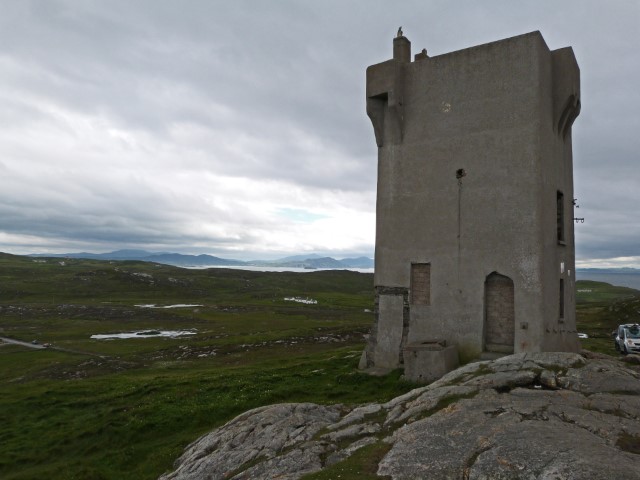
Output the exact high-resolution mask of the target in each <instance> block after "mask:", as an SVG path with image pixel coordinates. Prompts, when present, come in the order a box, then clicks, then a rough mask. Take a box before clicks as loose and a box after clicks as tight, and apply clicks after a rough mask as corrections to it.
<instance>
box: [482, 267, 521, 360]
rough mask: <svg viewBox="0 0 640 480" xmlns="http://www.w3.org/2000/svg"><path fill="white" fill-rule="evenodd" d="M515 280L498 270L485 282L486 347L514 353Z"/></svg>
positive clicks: (494, 350) (496, 350)
mask: <svg viewBox="0 0 640 480" xmlns="http://www.w3.org/2000/svg"><path fill="white" fill-rule="evenodd" d="M513 298H514V293H513V280H511V279H510V278H509V277H505V276H504V275H500V274H499V273H497V272H493V273H491V274H489V275H488V276H487V278H486V279H485V282H484V349H485V351H487V352H500V353H513V343H514V338H515V309H514V300H513Z"/></svg>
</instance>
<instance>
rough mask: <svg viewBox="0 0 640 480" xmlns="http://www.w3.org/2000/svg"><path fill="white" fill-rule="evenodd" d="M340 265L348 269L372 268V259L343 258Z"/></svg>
mask: <svg viewBox="0 0 640 480" xmlns="http://www.w3.org/2000/svg"><path fill="white" fill-rule="evenodd" d="M340 263H342V264H343V265H346V266H347V267H349V268H373V265H374V262H373V258H368V257H358V258H343V259H342V260H340Z"/></svg>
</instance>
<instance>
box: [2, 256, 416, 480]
mask: <svg viewBox="0 0 640 480" xmlns="http://www.w3.org/2000/svg"><path fill="white" fill-rule="evenodd" d="M37 260H38V261H34V259H31V258H27V257H18V256H12V255H6V254H0V336H8V337H12V338H17V339H22V340H25V341H31V340H34V339H35V340H37V341H39V342H40V343H45V342H47V343H52V344H53V345H54V347H56V348H61V349H63V350H55V349H48V350H33V349H29V348H26V347H20V346H16V345H6V344H5V345H2V346H0V382H2V385H3V387H2V389H1V390H0V412H1V413H0V421H1V424H2V429H1V430H0V445H2V448H1V449H0V478H3V479H32V478H49V479H63V478H64V479H73V478H77V479H146V478H149V479H150V478H157V477H158V476H159V475H160V474H161V473H163V472H165V471H167V470H170V469H171V466H172V463H173V461H175V459H176V458H177V457H178V456H179V455H180V454H181V453H182V450H183V449H184V447H185V446H186V445H187V444H188V443H190V442H192V441H193V440H194V439H196V438H197V437H198V436H199V435H202V434H204V433H206V432H208V431H210V430H211V429H212V428H214V427H216V426H219V425H221V424H223V423H224V422H226V421H228V420H230V419H231V418H233V417H234V416H236V415H238V414H240V413H242V412H244V411H246V410H248V409H250V408H254V407H257V406H261V405H266V404H271V403H278V402H303V401H304V402H306V401H310V402H316V403H344V404H358V403H365V402H372V401H386V400H388V399H390V398H393V397H394V396H397V395H399V394H401V393H404V392H406V391H407V390H409V389H410V388H412V385H410V384H408V383H406V382H403V381H401V380H400V378H399V377H400V372H399V371H398V372H394V373H393V374H392V375H388V376H386V377H371V376H368V375H364V374H361V373H359V372H358V370H357V364H358V360H359V358H360V353H361V351H362V348H363V346H364V344H363V333H365V332H367V331H368V329H369V328H370V326H371V324H372V322H373V316H372V314H371V313H370V312H366V311H365V310H369V311H371V310H373V278H372V275H371V274H360V273H356V272H346V271H326V272H325V271H320V272H309V273H303V274H294V273H289V272H283V273H271V272H249V271H241V270H230V269H208V270H187V269H180V268H175V267H170V266H166V265H156V264H151V263H144V262H104V261H93V260H76V259H71V260H61V259H37ZM60 262H64V265H61V264H60ZM291 296H298V297H310V298H314V299H316V300H318V304H315V305H304V304H299V303H294V302H287V301H285V300H284V297H291ZM145 303H154V304H158V305H171V304H177V303H189V304H199V305H202V306H200V307H191V308H180V309H166V310H165V309H144V308H138V307H135V305H136V304H145ZM187 328H188V329H196V331H197V334H196V335H193V336H188V337H181V338H174V339H171V338H149V339H137V338H136V339H126V340H112V341H105V340H95V339H91V338H90V336H91V335H92V334H97V333H117V332H124V331H135V330H142V329H170V330H177V329H187Z"/></svg>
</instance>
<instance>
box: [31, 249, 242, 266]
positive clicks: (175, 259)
mask: <svg viewBox="0 0 640 480" xmlns="http://www.w3.org/2000/svg"><path fill="white" fill-rule="evenodd" d="M30 256H31V257H64V258H88V259H91V260H139V261H143V262H156V263H162V264H165V265H174V266H176V267H201V266H206V265H220V266H222V265H228V266H231V265H234V266H235V265H246V264H247V263H246V262H243V261H241V260H231V259H224V258H220V257H214V256H212V255H182V254H181V253H166V252H155V253H154V252H147V251H146V250H116V251H114V252H108V253H87V252H80V253H59V254H49V253H47V254H33V255H30Z"/></svg>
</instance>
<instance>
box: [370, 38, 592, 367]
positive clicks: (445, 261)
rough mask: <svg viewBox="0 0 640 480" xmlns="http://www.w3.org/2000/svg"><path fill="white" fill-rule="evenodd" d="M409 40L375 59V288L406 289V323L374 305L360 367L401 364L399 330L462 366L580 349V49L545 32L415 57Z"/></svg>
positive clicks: (409, 339) (372, 100) (372, 91)
mask: <svg viewBox="0 0 640 480" xmlns="http://www.w3.org/2000/svg"><path fill="white" fill-rule="evenodd" d="M400 46H401V47H402V48H401V49H400V50H397V49H396V47H398V48H400ZM410 46H411V45H410V42H409V41H408V40H407V39H406V38H404V37H401V38H396V39H394V52H400V51H402V52H404V53H402V54H400V53H397V55H396V54H394V58H392V59H389V60H386V61H383V62H381V63H378V64H375V65H371V66H369V67H368V68H367V83H366V102H367V115H368V116H369V118H370V119H371V122H372V126H373V131H374V135H375V140H376V144H377V145H378V147H379V148H378V184H377V202H376V252H375V266H376V268H375V276H374V284H375V287H376V295H378V296H381V295H383V294H384V293H383V292H384V291H385V290H388V289H396V290H401V289H404V290H405V291H408V293H409V295H408V298H409V305H408V308H407V309H408V316H409V317H410V318H409V322H404V323H402V322H401V319H400V318H399V317H400V316H403V314H404V312H402V311H400V309H396V313H395V315H397V317H398V318H394V317H392V316H391V311H390V310H383V309H380V311H379V312H376V314H377V317H376V323H377V328H374V329H373V331H372V335H371V336H370V337H369V339H368V342H369V344H370V346H369V347H368V348H367V351H368V352H370V351H375V352H376V355H375V356H373V355H367V358H366V362H365V366H364V367H363V368H369V367H373V366H384V367H389V366H390V365H392V364H400V363H401V358H400V354H401V352H398V348H397V343H398V342H397V338H398V337H399V336H400V335H402V336H403V338H404V337H405V336H406V338H407V340H406V342H405V344H408V343H414V342H422V341H424V340H425V339H429V338H444V339H446V340H447V344H449V345H457V347H458V352H459V354H460V359H461V361H463V362H467V361H469V360H471V359H475V358H478V357H479V356H480V355H481V354H482V353H483V352H487V351H489V352H500V353H507V354H508V353H514V352H515V353H518V352H535V351H573V352H576V351H578V350H579V344H578V339H577V335H576V325H575V293H574V291H575V258H574V257H575V251H574V250H575V249H574V230H573V229H574V222H573V221H572V218H573V216H574V215H573V209H574V206H573V198H574V195H573V161H572V139H571V126H572V124H573V121H574V120H575V119H576V117H577V115H578V114H579V112H580V69H579V68H578V64H577V62H576V59H575V57H574V55H573V51H572V49H571V48H561V49H558V50H550V49H549V47H548V46H547V44H546V43H545V41H544V39H543V37H542V35H541V34H540V32H531V33H527V34H524V35H519V36H516V37H512V38H507V39H503V40H499V41H496V42H492V43H488V44H485V45H478V46H474V47H471V48H466V49H464V50H459V51H456V52H451V53H446V54H443V55H438V56H434V57H428V56H426V55H423V56H421V57H419V59H420V60H419V61H413V62H412V61H411V55H410ZM407 50H409V53H407ZM414 272H423V274H419V275H414V274H413V273H414ZM405 324H408V327H407V328H406V330H407V331H406V332H405V331H403V330H402V329H403V327H406V325H405ZM383 331H384V332H385V333H384V334H383ZM385 335H391V337H390V338H393V340H394V341H393V343H392V344H391V345H389V344H385V343H384V342H387V341H388V340H387V337H386V336H385ZM383 352H384V354H383ZM378 358H380V359H382V360H383V361H384V365H382V364H380V365H379V364H378Z"/></svg>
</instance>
